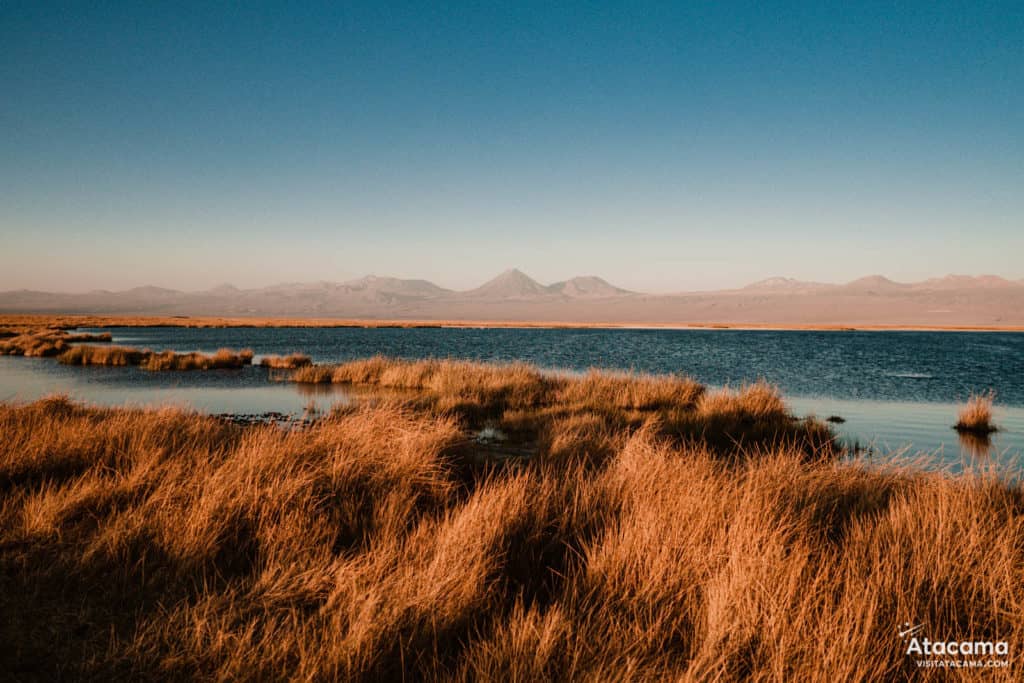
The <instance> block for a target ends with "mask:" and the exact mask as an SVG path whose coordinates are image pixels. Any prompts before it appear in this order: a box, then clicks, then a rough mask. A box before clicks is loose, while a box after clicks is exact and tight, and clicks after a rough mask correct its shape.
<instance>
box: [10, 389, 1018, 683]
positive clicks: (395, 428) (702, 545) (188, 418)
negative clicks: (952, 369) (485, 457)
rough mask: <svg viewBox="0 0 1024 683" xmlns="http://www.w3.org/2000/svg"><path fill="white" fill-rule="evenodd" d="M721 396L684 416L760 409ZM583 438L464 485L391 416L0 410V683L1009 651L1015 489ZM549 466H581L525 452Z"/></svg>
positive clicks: (606, 435) (664, 440) (708, 673)
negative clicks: (984, 644)
mask: <svg viewBox="0 0 1024 683" xmlns="http://www.w3.org/2000/svg"><path fill="white" fill-rule="evenodd" d="M410 376H411V375H410ZM393 381H398V380H393ZM750 392H751V393H749V394H744V393H743V392H741V393H740V398H736V399H735V400H734V401H726V400H725V399H722V398H712V399H710V402H708V403H706V404H704V407H703V408H694V409H693V410H694V412H695V414H696V412H697V411H698V410H704V411H709V410H711V406H712V402H717V401H722V404H721V405H722V406H727V407H729V409H730V410H732V409H734V408H735V406H734V405H733V404H734V403H736V404H739V405H740V408H739V410H741V411H746V412H748V413H752V414H756V413H757V412H758V411H759V410H760V411H762V412H763V410H765V409H768V408H771V400H770V398H768V397H767V395H766V394H765V393H764V392H763V390H760V389H757V390H750ZM616 395H619V394H616ZM645 395H646V394H645ZM698 400H702V399H698ZM626 412H628V411H626ZM599 418H600V416H599V414H598V413H586V412H581V413H577V414H575V415H560V416H558V419H555V420H552V421H550V422H548V423H547V426H546V429H548V430H549V431H550V433H549V434H548V436H547V438H546V439H545V440H544V441H543V443H542V444H541V446H540V447H541V449H542V452H541V454H540V457H537V458H534V459H530V460H527V461H517V462H515V463H509V464H507V465H506V466H490V467H482V468H468V469H467V467H466V461H465V457H466V448H467V445H466V444H467V439H466V436H467V435H466V433H465V431H464V426H463V425H462V424H461V423H460V421H459V419H457V417H456V416H454V415H442V414H437V413H435V412H433V411H429V410H428V411H423V410H416V409H414V408H412V407H410V405H409V404H407V403H403V402H401V401H382V402H379V403H376V404H370V403H367V404H363V405H360V406H358V407H350V408H345V409H342V410H337V411H335V412H333V413H331V414H329V415H327V416H325V417H324V418H323V419H322V420H320V421H319V422H317V423H316V424H314V425H312V426H309V427H307V428H306V429H303V430H290V431H289V430H285V429H280V428H277V427H273V426H257V427H248V428H243V427H238V426H234V425H231V424H228V423H226V422H224V421H220V420H218V419H216V418H212V417H205V416H201V415H198V414H195V413H188V412H183V411H181V410H175V409H162V410H140V409H98V408H89V407H84V406H81V405H78V404H75V403H72V402H70V401H68V400H67V399H64V398H60V397H55V398H51V399H46V400H43V401H39V402H36V403H32V404H28V405H24V406H12V405H4V404H0V432H2V433H3V434H4V435H5V438H4V439H3V440H0V489H2V490H3V493H4V495H3V497H2V499H0V576H2V577H3V591H2V592H0V609H2V613H3V615H4V618H3V619H2V620H0V637H2V638H3V642H5V643H7V644H8V647H5V648H0V670H3V671H5V672H7V673H9V674H10V675H11V676H12V677H13V678H15V679H19V680H47V679H54V678H58V677H71V678H89V679H119V680H120V679H139V678H142V679H154V678H160V679H166V678H179V679H196V678H204V679H221V680H239V679H247V680H268V679H270V680H279V679H296V680H335V679H343V680H401V679H403V678H405V679H408V680H465V681H471V680H664V679H685V680H748V679H760V680H767V679H771V680H862V681H869V680H909V679H911V678H920V679H922V680H940V679H944V676H945V675H946V674H947V673H948V672H947V671H945V670H939V669H917V668H916V667H915V666H914V662H913V659H914V658H913V657H907V656H906V655H905V654H904V651H905V644H904V643H903V642H902V641H901V640H900V639H899V638H898V637H897V636H896V632H897V629H898V627H899V626H901V625H902V624H903V623H904V622H906V621H908V620H909V621H911V622H912V623H915V624H916V623H924V624H926V625H927V632H928V634H929V637H931V638H933V639H957V640H964V639H969V640H993V641H1008V642H1009V643H1010V644H1011V647H1012V646H1013V645H1014V644H1016V643H1020V642H1022V641H1021V639H1022V637H1024V614H1022V612H1021V610H1020V609H1019V606H1020V605H1021V604H1024V493H1022V491H1021V489H1020V488H1019V487H1018V486H1015V485H1012V484H1008V483H1004V482H1002V481H1000V480H997V479H994V478H990V477H983V476H963V477H957V478H953V477H949V476H946V475H943V474H939V473H935V474H929V473H923V472H914V471H910V470H898V469H890V470H887V469H880V468H870V467H868V466H866V465H862V464H850V463H840V462H836V461H834V460H828V459H824V458H817V459H811V460H808V459H807V458H806V457H805V455H804V453H803V452H801V451H798V450H796V449H794V448H790V447H784V446H777V447H773V448H770V449H766V450H764V451H762V452H761V453H760V455H759V457H747V458H742V459H739V458H731V459H730V458H722V457H720V454H719V453H718V452H717V451H715V450H714V449H712V448H710V447H709V446H706V445H700V444H695V443H689V442H685V441H679V440H677V439H674V438H672V436H671V435H670V434H669V433H668V432H667V430H666V425H665V423H664V422H663V421H662V419H661V418H660V417H656V416H650V415H649V416H647V418H645V419H644V421H643V422H642V423H641V424H640V426H639V427H636V428H632V427H630V428H629V429H626V430H625V431H622V432H616V431H615V430H614V429H612V426H611V425H610V423H609V422H607V421H604V422H602V421H601V420H600V419H599ZM622 424H623V425H630V424H631V422H630V421H629V420H628V419H627V420H625V421H624V422H622ZM563 432H564V433H563ZM570 447H572V448H576V449H577V450H579V451H587V450H588V449H591V448H593V449H602V450H604V451H607V457H605V458H604V459H602V460H600V461H599V462H598V461H592V460H591V461H587V460H585V459H576V460H574V461H572V462H570V461H568V460H566V459H565V458H558V457H556V456H555V455H554V454H553V453H552V452H549V451H548V449H561V450H565V449H567V448H570ZM987 673H988V674H991V675H990V676H989V678H992V677H994V678H996V679H1002V680H1010V679H1012V677H1013V675H1014V671H1013V669H1012V668H1011V669H1002V670H1000V669H992V670H989V671H988V672H987Z"/></svg>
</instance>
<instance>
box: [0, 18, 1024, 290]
mask: <svg viewBox="0 0 1024 683" xmlns="http://www.w3.org/2000/svg"><path fill="white" fill-rule="evenodd" d="M299 4H300V3H293V2H292V3H284V2H282V3H258V2H246V3H228V2H223V3H207V2H203V3H191V2H174V3H158V2H137V3H125V2H117V3H114V2H90V3H86V2H75V3H69V4H66V5H65V4H63V3H47V2H22V1H20V0H14V1H5V2H3V3H0V131H2V132H0V237H2V242H0V244H2V246H0V289H10V288H18V287H30V288H47V289H62V290H69V291H75V290H87V289H91V288H100V287H102V288H123V287H130V286H136V285H141V284H156V285H163V286H170V287H178V288H185V289H198V288H205V287H208V286H212V285H215V284H218V283H221V282H231V283H234V284H236V285H239V286H255V285H263V284H271V283H274V282H281V281H299V280H301V281H308V280H320V279H327V280H343V279H347V278H351V277H358V276H361V275H365V274H367V273H376V274H386V275H397V276H403V277H424V278H428V279H431V280H434V281H436V282H438V283H439V284H442V285H446V286H450V287H469V286H473V285H476V284H478V283H479V282H481V281H482V280H484V279H486V278H488V277H490V276H492V275H494V274H495V273H496V272H498V271H500V270H502V269H504V268H507V267H512V266H517V267H519V268H521V269H523V270H525V271H526V272H527V273H529V274H531V275H533V276H535V277H537V278H538V279H540V280H542V281H552V280H556V279H562V278H564V277H568V276H572V275H576V274H597V275H602V276H604V277H606V278H608V279H609V280H612V281H614V282H616V283H618V284H621V285H623V286H626V287H630V288H635V289H642V290H649V291H672V290H686V289H706V288H718V287H725V286H732V285H740V284H745V283H747V282H749V281H752V280H755V279H759V278H762V277H767V276H771V275H786V276H792V277H798V278H802V279H814V280H826V281H843V280H848V279H852V278H855V277H858V276H860V275H865V274H868V273H883V274H885V275H888V276H890V277H893V278H895V279H902V280H916V279H921V278H924V277H929V276H934V275H942V274H945V273H949V272H966V273H985V272H991V273H997V274H1001V275H1004V276H1008V277H1014V278H1020V277H1024V264H1022V260H1024V259H1022V257H1024V3H1022V2H1020V0H1015V1H1013V2H1002V3H999V2H997V3H989V2H978V1H972V2H958V3H952V2H942V1H934V2H919V3H913V2H911V3H908V2H901V3H875V2H842V3H830V2H808V3H762V2H757V3H718V2H707V3H681V2H665V3H638V2H628V3H621V4H605V3H571V4H570V3H561V4H560V6H558V7H555V6H553V4H552V3H536V4H533V3H525V2H517V3H507V4H492V3H467V4H465V5H462V4H460V3H451V4H449V5H448V6H446V7H442V6H440V4H437V3H420V4H408V5H407V4H401V5H398V4H385V3H377V2H371V3H365V4H353V3H303V4H302V7H301V8H299Z"/></svg>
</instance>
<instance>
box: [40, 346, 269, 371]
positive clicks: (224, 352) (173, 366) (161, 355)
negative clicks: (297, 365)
mask: <svg viewBox="0 0 1024 683" xmlns="http://www.w3.org/2000/svg"><path fill="white" fill-rule="evenodd" d="M252 358H253V352H252V351H251V350H249V349H244V350H242V351H233V350H231V349H220V350H219V351H217V352H216V353H213V354H204V353H197V352H192V353H175V352H174V351H159V352H157V351H149V350H148V349H147V350H140V349H134V348H130V347H126V346H89V345H81V346H72V347H71V348H69V349H68V350H66V351H64V352H63V353H61V354H60V356H58V357H57V360H58V361H59V362H61V363H63V364H65V365H112V366H129V365H137V366H139V367H140V368H142V369H143V370H153V371H160V370H214V369H225V368H241V367H244V366H246V365H249V364H251V363H252Z"/></svg>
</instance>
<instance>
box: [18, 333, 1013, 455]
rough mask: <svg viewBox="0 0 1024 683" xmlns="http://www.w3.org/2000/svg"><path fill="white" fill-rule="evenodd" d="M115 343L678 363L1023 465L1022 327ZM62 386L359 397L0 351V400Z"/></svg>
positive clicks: (131, 399)
mask: <svg viewBox="0 0 1024 683" xmlns="http://www.w3.org/2000/svg"><path fill="white" fill-rule="evenodd" d="M111 331H112V333H113V335H114V343H117V344H125V345H130V346H136V347H140V348H150V349H153V350H164V349H173V350H176V351H206V352H211V351H215V350H216V349H218V348H221V347H229V348H235V349H238V348H251V349H253V350H254V351H255V352H256V354H257V361H258V359H259V356H260V355H265V354H283V353H290V352H293V351H302V352H305V353H308V354H310V355H311V356H313V358H314V360H316V361H317V362H337V361H343V360H348V359H353V358H362V357H367V356H372V355H374V354H384V355H389V356H398V357H402V358H414V359H415V358H462V359H474V360H481V361H513V360H521V361H527V362H530V363H534V364H536V365H539V366H541V367H544V368H550V369H565V370H586V369H588V368H592V367H593V368H604V369H616V370H637V371H641V372H653V373H666V372H675V373H681V374H685V375H689V376H691V377H694V378H695V379H697V380H699V381H701V382H704V383H706V384H709V385H714V386H722V385H732V386H738V385H740V384H743V383H745V382H752V381H756V380H758V379H761V378H764V379H767V380H768V381H770V382H772V383H774V384H777V385H778V386H779V387H780V388H781V389H782V391H783V394H784V395H785V398H786V400H787V402H788V403H789V406H790V408H791V410H792V411H793V412H794V413H796V414H798V415H808V414H815V415H818V416H819V417H827V416H830V415H838V416H840V417H842V418H844V419H845V420H846V422H845V423H843V424H841V425H838V426H837V427H836V428H835V429H836V431H837V432H838V434H839V436H840V437H841V438H842V439H843V440H844V441H845V442H846V443H847V444H848V445H850V446H851V447H852V446H854V445H856V446H859V447H861V448H862V449H865V450H866V451H867V452H869V453H871V454H872V457H881V458H891V457H892V456H893V454H897V455H906V456H910V457H916V456H918V455H919V454H923V457H924V461H925V462H927V463H930V464H931V465H934V466H939V467H944V468H949V469H950V470H952V471H960V470H963V469H967V468H974V467H977V466H979V464H980V465H981V466H985V467H988V466H999V467H1007V468H1018V467H1019V466H1020V465H1021V464H1024V334H1021V333H965V332H812V331H763V330H757V331H748V330H545V329H455V328H444V329H442V328H415V329H399V328H384V329H364V328H206V329H189V328H177V327H164V328H114V329H112V330H111ZM990 389H991V390H994V391H995V392H996V396H997V402H996V411H995V418H996V422H997V424H999V425H1000V426H1001V427H1002V431H1000V432H998V433H997V434H995V435H994V437H993V438H992V440H991V442H990V443H988V444H985V445H984V447H981V448H979V446H978V444H977V443H969V442H964V441H961V440H959V439H958V436H957V434H956V433H955V432H954V431H953V430H952V429H951V425H952V424H953V423H954V422H955V421H956V412H957V409H958V407H959V405H958V404H961V403H962V402H963V401H965V400H966V399H967V398H968V397H969V396H970V394H971V393H972V392H979V391H988V390H990ZM53 392H62V393H68V394H70V395H72V396H73V397H76V398H80V399H82V400H85V401H90V402H96V403H103V404H112V405H117V404H125V403H127V404H136V405H143V404H166V403H174V404H179V405H183V406H188V407H192V408H196V409H198V410H203V411H208V412H236V413H260V412H266V411H280V412H287V413H293V414H298V413H301V412H303V411H304V410H305V409H307V408H308V407H309V405H310V403H311V402H312V403H314V404H316V406H317V407H318V408H319V409H326V408H328V407H330V405H332V404H335V403H338V402H347V401H349V400H350V398H351V397H350V396H349V394H348V392H347V390H346V389H345V388H343V387H316V388H310V387H305V386H301V385H295V384H292V383H287V382H273V381H270V378H269V376H268V371H267V370H265V369H264V368H260V367H248V368H244V369H241V370H217V371H206V372H202V371H196V372H175V373H169V372H163V373H154V372H146V371H144V370H140V369H138V368H102V367H88V368H79V367H66V366H62V365H60V364H58V363H56V362H55V361H53V359H31V358H11V357H0V400H32V399H35V398H38V397H40V396H43V395H46V394H48V393H53Z"/></svg>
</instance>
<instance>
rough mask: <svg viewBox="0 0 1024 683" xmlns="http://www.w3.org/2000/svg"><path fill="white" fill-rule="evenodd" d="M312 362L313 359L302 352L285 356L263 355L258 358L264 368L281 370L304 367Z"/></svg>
mask: <svg viewBox="0 0 1024 683" xmlns="http://www.w3.org/2000/svg"><path fill="white" fill-rule="evenodd" d="M312 364H313V359H312V358H310V357H309V356H307V355H306V354H304V353H290V354H288V355H287V356H264V357H263V358H261V359H260V365H262V366H263V367H265V368H276V369H283V370H294V369H295V368H304V367H307V366H310V365H312Z"/></svg>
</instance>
